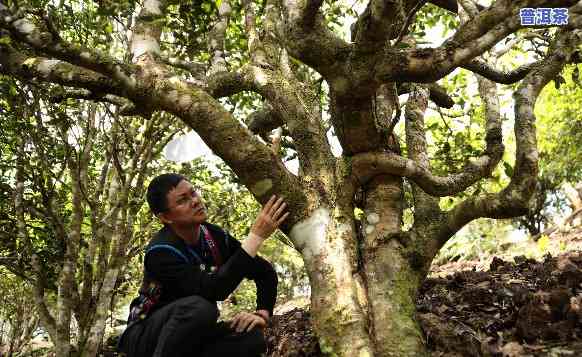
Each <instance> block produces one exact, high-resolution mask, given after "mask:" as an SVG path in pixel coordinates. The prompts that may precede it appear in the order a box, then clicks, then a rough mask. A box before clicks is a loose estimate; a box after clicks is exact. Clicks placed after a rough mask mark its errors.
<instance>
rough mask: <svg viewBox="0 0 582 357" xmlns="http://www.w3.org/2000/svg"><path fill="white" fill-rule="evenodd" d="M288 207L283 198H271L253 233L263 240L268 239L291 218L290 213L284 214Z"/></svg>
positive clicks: (256, 221)
mask: <svg viewBox="0 0 582 357" xmlns="http://www.w3.org/2000/svg"><path fill="white" fill-rule="evenodd" d="M286 206H287V204H286V203H285V202H283V197H279V198H278V199H277V197H276V196H275V195H273V196H271V199H269V201H268V202H267V203H266V204H265V206H264V207H263V209H262V210H261V212H260V213H259V215H258V216H257V219H256V220H255V223H254V224H253V226H252V227H251V233H252V234H256V235H258V236H259V237H261V238H263V239H267V238H269V237H270V236H271V234H273V232H274V231H275V230H276V229H277V228H278V227H279V225H280V224H281V223H282V222H283V221H284V220H285V218H287V216H289V212H286V213H284V209H285V207H286Z"/></svg>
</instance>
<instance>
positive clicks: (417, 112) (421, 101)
mask: <svg viewBox="0 0 582 357" xmlns="http://www.w3.org/2000/svg"><path fill="white" fill-rule="evenodd" d="M428 95H429V91H428V89H427V88H426V87H424V88H423V87H419V88H417V89H415V90H414V91H413V92H412V93H411V94H410V96H409V97H408V101H407V103H406V110H405V112H404V117H405V119H406V125H405V132H406V148H407V152H408V158H409V159H410V160H413V161H415V162H416V163H417V164H418V166H420V167H422V168H424V169H426V170H429V171H430V161H429V158H428V150H427V145H426V132H425V128H424V115H425V112H426V109H427V107H428ZM411 185H412V195H413V197H414V227H413V230H417V229H419V228H420V227H421V226H422V225H425V224H426V222H430V221H433V220H434V219H435V218H437V217H438V216H439V215H440V208H439V200H438V198H436V197H432V196H429V195H428V194H427V193H425V192H424V191H423V190H421V189H420V188H419V187H418V186H417V185H416V184H415V183H411Z"/></svg>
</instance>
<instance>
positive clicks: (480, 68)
mask: <svg viewBox="0 0 582 357" xmlns="http://www.w3.org/2000/svg"><path fill="white" fill-rule="evenodd" d="M540 62H541V61H538V62H533V63H528V64H524V65H521V66H519V67H518V68H516V69H514V70H512V71H509V72H503V71H501V70H498V69H495V68H493V67H492V66H490V65H489V64H488V63H487V62H485V61H484V60H482V59H478V58H475V59H473V60H472V61H471V62H469V63H467V64H465V65H462V66H461V67H463V68H465V69H467V70H469V71H471V72H474V73H477V74H480V75H481V76H483V77H485V78H487V79H489V80H492V81H493V82H496V83H501V84H513V83H515V82H518V81H520V80H522V79H523V78H525V76H526V75H527V74H528V73H529V72H530V71H531V70H532V68H534V67H535V66H536V65H539V63H540Z"/></svg>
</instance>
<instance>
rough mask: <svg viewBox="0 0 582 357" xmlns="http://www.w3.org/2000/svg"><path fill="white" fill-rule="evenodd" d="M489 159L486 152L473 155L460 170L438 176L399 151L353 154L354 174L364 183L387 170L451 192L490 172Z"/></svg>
mask: <svg viewBox="0 0 582 357" xmlns="http://www.w3.org/2000/svg"><path fill="white" fill-rule="evenodd" d="M489 161H490V158H489V157H488V156H487V155H484V156H481V157H480V158H478V159H470V160H469V162H468V163H467V164H466V165H465V167H464V168H463V172H461V173H457V174H450V175H448V176H435V175H433V174H432V173H431V172H430V171H429V170H428V169H427V168H424V167H422V166H420V165H418V164H417V163H416V162H415V161H413V160H409V159H405V158H403V157H402V156H400V155H396V154H393V153H377V152H376V153H372V152H367V153H362V154H357V155H355V156H354V157H353V159H352V171H353V175H354V178H355V179H356V180H357V181H358V182H359V183H361V184H364V183H366V182H368V180H370V179H371V178H372V177H374V176H376V175H378V174H382V173H385V174H391V175H398V176H404V177H407V178H409V179H411V180H412V181H414V182H415V183H416V184H417V185H419V186H420V187H421V188H422V189H423V190H424V191H425V192H426V193H428V194H430V195H433V196H451V195H455V194H457V193H459V192H462V191H464V190H465V189H467V187H469V186H471V185H472V184H474V183H475V182H477V181H478V180H480V179H481V178H482V177H485V176H486V175H487V174H488V173H489V172H490V168H489V167H488V165H486V164H487V163H488V162H489Z"/></svg>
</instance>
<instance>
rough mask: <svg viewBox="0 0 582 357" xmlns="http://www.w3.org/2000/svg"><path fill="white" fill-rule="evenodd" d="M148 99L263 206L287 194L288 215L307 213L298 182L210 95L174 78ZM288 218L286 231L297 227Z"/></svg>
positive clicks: (159, 83) (157, 87)
mask: <svg viewBox="0 0 582 357" xmlns="http://www.w3.org/2000/svg"><path fill="white" fill-rule="evenodd" d="M265 82H266V83H272V81H265ZM266 83H263V84H265V85H266ZM149 95H150V96H151V97H152V98H155V100H156V102H157V104H158V105H159V106H160V107H161V109H163V110H165V111H167V112H169V113H171V114H173V115H176V116H177V117H179V118H181V119H182V120H183V121H184V122H185V123H186V124H187V125H188V126H190V127H191V128H192V129H194V130H195V131H196V132H197V133H198V134H199V135H200V137H201V138H202V139H203V140H204V142H205V143H206V144H207V145H208V146H209V147H210V148H211V149H212V151H213V152H215V153H216V154H217V155H219V156H220V157H221V158H222V159H223V160H224V161H225V162H226V163H227V164H228V165H229V166H230V167H231V168H232V169H233V171H234V172H235V173H236V174H237V175H238V177H240V179H241V181H242V182H243V184H244V185H245V186H246V187H248V188H249V190H250V191H251V192H252V193H253V194H254V195H255V197H256V198H257V199H258V200H259V201H260V202H266V201H267V200H268V198H269V197H270V196H271V195H272V194H273V193H284V194H285V196H286V197H293V198H294V199H290V200H289V202H288V203H289V206H290V208H289V212H294V213H295V214H297V217H300V216H301V214H302V213H304V212H305V209H306V198H304V194H303V193H302V192H301V191H300V184H299V182H298V180H297V178H296V177H295V176H294V175H293V174H291V173H290V172H289V171H288V170H287V169H286V168H285V166H284V165H283V163H282V162H281V161H280V160H279V159H278V158H277V157H276V156H275V154H274V153H273V152H272V151H271V150H270V148H268V147H267V146H265V145H264V144H262V143H261V142H259V140H258V139H257V138H255V137H254V135H253V134H252V133H251V132H250V131H249V130H248V129H246V128H244V127H243V126H242V125H241V124H240V123H239V122H238V121H237V120H236V119H235V118H234V117H233V116H232V114H231V113H229V112H228V111H226V110H225V109H224V108H223V106H222V105H220V103H218V102H217V101H216V100H215V99H214V98H212V97H211V96H209V95H208V93H206V92H204V91H203V90H201V89H199V88H196V87H192V86H188V85H187V84H185V83H184V82H178V81H176V80H175V79H174V78H167V79H166V78H160V79H158V80H157V81H155V82H154V86H153V87H152V88H151V91H150V93H149ZM314 151H318V150H317V149H315V150H314ZM289 218H290V219H288V221H289V222H285V227H283V230H284V231H285V230H286V229H288V228H289V227H290V226H291V225H292V224H293V223H294V222H293V216H290V217H289ZM287 224H289V226H287Z"/></svg>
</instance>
